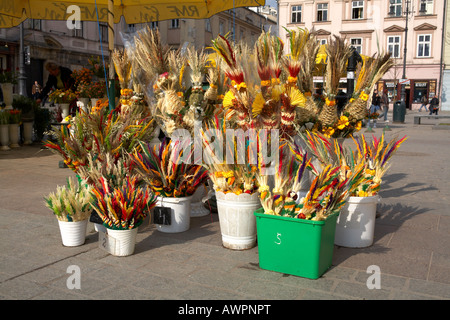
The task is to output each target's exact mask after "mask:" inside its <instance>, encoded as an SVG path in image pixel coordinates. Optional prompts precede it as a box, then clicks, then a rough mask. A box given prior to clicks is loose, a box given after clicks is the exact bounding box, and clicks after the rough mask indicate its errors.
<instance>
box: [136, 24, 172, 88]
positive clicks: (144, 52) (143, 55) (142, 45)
mask: <svg viewBox="0 0 450 320" xmlns="http://www.w3.org/2000/svg"><path fill="white" fill-rule="evenodd" d="M134 41H135V58H136V59H137V61H138V64H139V66H140V67H141V68H142V70H143V71H144V72H145V74H146V78H147V79H152V80H155V79H158V77H159V76H160V75H162V74H165V73H166V72H169V71H170V69H169V61H168V54H169V52H170V48H169V46H168V45H164V44H162V42H161V35H160V33H159V30H158V29H156V30H154V29H151V28H150V27H149V26H147V27H146V28H144V29H141V30H139V31H138V32H137V34H136V36H135V38H134Z"/></svg>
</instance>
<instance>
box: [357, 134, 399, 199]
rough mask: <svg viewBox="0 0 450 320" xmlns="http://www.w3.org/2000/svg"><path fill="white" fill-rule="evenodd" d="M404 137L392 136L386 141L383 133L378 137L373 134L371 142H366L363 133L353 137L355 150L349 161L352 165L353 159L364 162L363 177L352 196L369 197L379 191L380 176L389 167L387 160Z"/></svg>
mask: <svg viewBox="0 0 450 320" xmlns="http://www.w3.org/2000/svg"><path fill="white" fill-rule="evenodd" d="M406 139H407V137H406V136H404V137H403V138H401V139H398V138H393V139H391V140H390V141H389V142H387V143H386V141H385V137H384V133H383V134H382V136H381V137H380V139H377V138H376V137H375V136H373V138H372V143H368V142H367V140H366V138H365V137H364V135H361V137H356V138H353V141H354V143H355V146H356V150H355V151H353V153H350V155H349V158H350V162H349V163H350V165H351V166H352V165H353V163H354V162H355V161H361V162H364V166H365V177H364V181H363V182H362V183H361V184H360V185H359V186H358V188H357V189H356V190H354V192H353V193H352V194H351V195H352V196H358V197H370V196H374V195H377V194H378V193H379V191H380V186H381V182H382V177H383V176H384V175H385V173H386V172H387V170H388V169H389V167H390V163H389V160H390V159H391V158H392V156H393V155H394V154H395V152H396V151H397V150H398V148H399V147H400V145H401V144H402V143H403V142H405V141H406ZM355 159H356V160H355Z"/></svg>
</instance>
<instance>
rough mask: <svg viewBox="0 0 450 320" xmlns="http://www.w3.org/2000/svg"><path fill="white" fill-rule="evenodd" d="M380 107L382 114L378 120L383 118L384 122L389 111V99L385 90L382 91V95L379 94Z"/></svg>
mask: <svg viewBox="0 0 450 320" xmlns="http://www.w3.org/2000/svg"><path fill="white" fill-rule="evenodd" d="M381 106H382V107H383V114H381V115H380V116H379V117H378V119H381V118H382V117H383V118H384V119H383V120H384V122H386V121H387V113H388V110H389V97H388V91H387V89H384V90H383V93H382V94H381Z"/></svg>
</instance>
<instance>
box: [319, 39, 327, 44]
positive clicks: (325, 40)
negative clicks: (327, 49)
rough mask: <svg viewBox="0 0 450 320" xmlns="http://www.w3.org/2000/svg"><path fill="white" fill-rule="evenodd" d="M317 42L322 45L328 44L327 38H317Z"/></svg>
mask: <svg viewBox="0 0 450 320" xmlns="http://www.w3.org/2000/svg"><path fill="white" fill-rule="evenodd" d="M317 43H318V44H320V45H323V44H327V39H317Z"/></svg>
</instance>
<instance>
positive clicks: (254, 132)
mask: <svg viewBox="0 0 450 320" xmlns="http://www.w3.org/2000/svg"><path fill="white" fill-rule="evenodd" d="M287 32H288V34H289V43H288V44H287V45H288V46H289V48H288V50H285V49H286V48H285V44H284V43H283V42H282V41H281V40H280V39H279V38H278V37H277V36H274V35H272V34H271V33H270V32H264V31H263V32H262V33H261V35H260V36H259V37H258V39H257V40H256V41H255V43H254V45H253V46H249V45H246V44H244V43H235V42H233V41H230V39H229V38H228V36H222V35H220V36H218V37H217V38H215V39H214V40H213V41H212V45H211V49H212V50H213V51H214V52H215V58H214V59H212V58H211V56H210V55H208V54H206V53H205V51H204V50H195V49H194V48H193V47H192V46H190V45H187V46H184V47H182V48H180V49H178V50H171V49H170V47H169V46H167V45H164V44H163V43H162V42H161V38H160V35H159V32H158V31H157V30H152V29H150V28H149V27H147V28H143V29H141V30H139V31H137V32H136V33H135V34H134V35H133V36H132V37H131V38H130V40H129V41H128V40H126V41H125V42H127V43H126V45H125V50H124V51H118V50H115V51H114V52H113V55H112V60H113V62H114V67H115V71H116V73H117V75H118V79H119V82H120V99H119V101H118V104H117V105H116V108H114V109H112V110H109V111H107V109H108V108H107V105H108V101H105V102H99V103H97V104H95V105H94V106H93V108H92V109H90V110H89V109H88V110H87V112H86V110H84V111H83V110H81V111H80V112H79V113H77V114H76V115H75V117H74V118H73V119H70V123H69V126H70V128H66V127H65V126H62V127H61V128H60V129H58V130H55V137H56V142H54V143H52V142H48V143H47V146H49V147H50V148H51V149H52V150H54V151H55V152H57V153H59V154H60V155H61V156H62V157H63V158H64V160H65V163H66V164H67V165H68V166H69V168H71V169H72V170H73V171H74V172H75V173H76V174H77V175H79V176H80V177H81V178H83V179H85V180H86V181H87V183H88V184H89V185H90V186H91V187H92V191H91V194H92V197H93V199H94V200H92V203H91V207H92V208H93V209H94V210H95V211H96V212H97V214H98V216H99V217H100V218H101V221H102V224H103V226H104V227H106V228H108V232H109V230H110V229H111V230H114V229H136V228H135V226H136V225H138V224H139V223H142V219H143V218H145V216H146V215H148V214H149V213H150V210H152V216H153V220H154V221H153V222H154V224H155V225H156V227H157V230H159V231H162V232H168V233H173V232H184V231H188V230H189V218H190V215H189V214H186V212H189V210H190V209H189V208H190V200H191V199H192V196H193V195H194V194H195V193H196V191H197V190H199V189H200V187H201V186H202V185H206V184H208V185H210V186H212V187H213V189H214V192H215V195H216V199H217V207H218V214H219V224H220V229H221V235H222V244H223V246H224V247H225V248H228V249H233V250H243V249H250V248H252V247H254V246H256V245H258V253H259V256H260V267H261V268H263V269H268V270H273V271H277V272H284V273H289V274H294V275H299V276H303V277H308V278H314V279H315V278H318V277H320V276H321V275H322V274H323V273H324V272H326V270H327V269H328V268H329V267H330V265H331V258H332V255H333V246H334V245H335V233H336V234H337V233H338V229H339V224H340V221H341V220H342V219H343V218H342V219H341V217H342V216H343V212H345V211H346V210H347V204H348V203H349V201H350V198H351V197H354V196H355V195H357V196H362V197H364V198H369V197H370V196H372V195H376V194H377V193H378V191H379V186H380V183H381V177H382V175H383V174H384V173H385V170H386V169H387V165H386V164H387V162H388V160H389V159H390V157H391V156H392V154H393V153H394V151H395V150H396V149H397V148H398V147H399V146H400V144H401V143H402V142H403V141H404V140H405V138H402V139H400V140H393V141H391V142H389V143H387V144H386V143H385V141H384V136H382V137H381V138H380V139H376V138H374V139H373V142H372V144H369V143H368V142H367V141H366V140H365V137H364V136H363V135H362V136H361V137H359V136H358V135H359V133H358V132H359V131H360V129H361V123H362V121H363V120H364V119H365V118H366V117H367V116H368V113H367V109H368V106H367V100H368V98H369V96H370V95H371V93H372V90H373V89H374V86H375V84H376V83H377V81H378V80H379V79H381V77H382V76H383V75H384V73H385V72H386V71H387V70H388V69H389V68H390V67H391V66H392V65H393V61H392V59H391V58H390V55H389V54H384V53H380V54H377V55H374V56H373V57H366V58H365V59H364V60H363V62H359V63H358V65H357V70H356V72H355V79H356V80H355V89H354V92H353V93H352V95H351V97H348V98H349V99H348V101H347V102H346V103H345V104H343V105H341V106H340V107H339V108H338V102H339V101H338V95H339V87H340V79H341V78H342V75H343V74H345V71H346V63H347V60H348V58H349V57H350V55H351V53H352V49H351V47H350V46H349V45H348V44H347V42H346V41H344V39H342V38H340V37H338V36H333V37H330V39H329V42H328V45H327V46H326V55H327V63H326V64H325V65H324V69H323V74H322V77H323V92H322V93H318V92H315V88H314V81H313V75H314V74H317V65H316V57H317V55H318V52H319V44H318V42H317V38H316V33H315V32H314V31H311V32H310V31H308V30H306V29H300V28H298V29H293V30H287ZM285 51H286V52H287V51H289V52H290V53H289V54H288V55H287V54H286V53H285ZM95 65H97V63H94V62H93V63H92V66H95ZM99 70H100V67H99V68H97V67H95V70H94V69H91V71H90V72H91V73H92V74H94V73H98V72H99ZM94 71H95V72H94ZM103 71H104V70H103ZM87 76H88V73H87V72H86V73H83V72H82V71H80V74H79V75H78V78H79V79H83V78H85V77H87ZM98 77H100V74H99V73H98ZM94 78H95V75H94ZM88 82H89V81H82V80H80V81H79V84H80V85H79V86H78V89H79V91H77V92H78V94H79V95H80V97H81V94H83V95H84V94H87V95H88V96H90V97H91V98H92V97H94V96H95V95H96V93H95V92H93V91H90V92H89V93H84V92H85V91H84V90H85V89H84V88H83V84H85V83H88ZM89 87H90V90H94V91H95V90H96V89H92V88H94V87H95V84H91V85H89ZM97 89H98V91H100V89H101V90H104V89H106V86H105V85H101V88H100V87H99V88H97ZM86 92H87V91H86ZM100 94H103V95H104V93H100ZM100 94H99V95H100ZM159 129H160V130H161V131H162V132H163V133H164V135H165V139H163V140H162V141H161V140H159V139H158V138H157V136H158V135H159ZM155 132H157V134H155ZM345 138H347V140H346V144H347V145H348V144H349V142H351V141H354V146H353V149H352V148H349V147H346V148H344V146H343V142H342V141H343V139H345ZM369 195H370V196H369ZM133 205H134V207H135V208H136V210H132V209H131V208H132V207H133ZM172 205H173V206H172ZM176 212H180V214H181V213H183V214H184V216H183V217H179V216H178V214H177V213H176ZM244 229H245V230H246V232H247V233H244V234H243V233H241V231H242V230H244ZM344 233H346V234H347V233H349V231H348V229H346V230H344ZM117 237H118V236H117ZM119 242H120V241H119ZM124 242H126V241H124ZM131 242H133V243H134V240H131ZM298 243H302V244H303V245H302V246H299V245H298ZM336 244H337V243H336ZM116 248H117V246H116ZM117 250H118V249H117ZM131 253H132V251H131ZM127 254H130V253H127ZM293 259H294V260H293ZM293 261H294V262H293Z"/></svg>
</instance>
